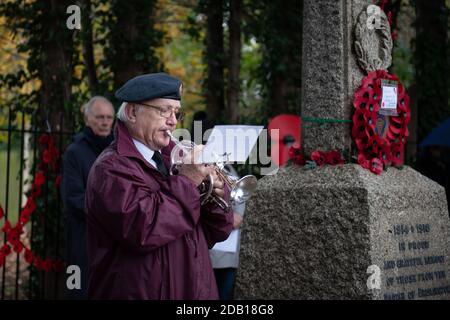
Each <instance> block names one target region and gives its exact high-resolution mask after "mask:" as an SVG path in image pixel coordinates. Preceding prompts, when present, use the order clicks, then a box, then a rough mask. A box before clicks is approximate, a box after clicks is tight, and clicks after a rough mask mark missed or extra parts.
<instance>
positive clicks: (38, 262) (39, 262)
mask: <svg viewBox="0 0 450 320" xmlns="http://www.w3.org/2000/svg"><path fill="white" fill-rule="evenodd" d="M33 264H34V266H35V267H36V269H38V270H42V267H43V265H42V264H43V261H42V259H41V257H34V260H33Z"/></svg>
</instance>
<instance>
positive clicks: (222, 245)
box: [212, 230, 239, 252]
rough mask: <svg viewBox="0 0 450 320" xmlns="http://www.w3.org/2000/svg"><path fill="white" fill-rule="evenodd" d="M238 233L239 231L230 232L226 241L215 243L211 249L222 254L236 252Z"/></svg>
mask: <svg viewBox="0 0 450 320" xmlns="http://www.w3.org/2000/svg"><path fill="white" fill-rule="evenodd" d="M238 233H239V230H233V231H231V233H230V235H229V237H228V239H227V240H225V241H222V242H217V243H216V244H215V245H214V247H212V249H213V250H217V251H224V252H236V251H237V246H238Z"/></svg>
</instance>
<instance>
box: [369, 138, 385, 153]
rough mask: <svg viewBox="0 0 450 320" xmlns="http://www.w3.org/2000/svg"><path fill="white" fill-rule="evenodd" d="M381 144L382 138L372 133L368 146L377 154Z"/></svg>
mask: <svg viewBox="0 0 450 320" xmlns="http://www.w3.org/2000/svg"><path fill="white" fill-rule="evenodd" d="M382 145H383V142H382V139H381V138H380V136H379V135H378V134H374V135H373V136H372V138H370V139H369V147H370V148H371V149H372V152H373V153H375V154H378V153H379V152H380V148H381V146H382Z"/></svg>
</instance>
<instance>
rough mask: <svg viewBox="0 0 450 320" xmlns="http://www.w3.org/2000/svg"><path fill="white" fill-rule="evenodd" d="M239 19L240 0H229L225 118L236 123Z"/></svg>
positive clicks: (239, 46)
mask: <svg viewBox="0 0 450 320" xmlns="http://www.w3.org/2000/svg"><path fill="white" fill-rule="evenodd" d="M241 19H242V0H230V18H229V20H228V29H229V32H230V36H229V39H230V40H229V42H230V45H229V54H228V86H227V110H226V111H227V112H226V115H227V119H228V121H230V123H238V121H239V114H238V106H239V91H240V81H239V78H240V77H239V74H240V63H241Z"/></svg>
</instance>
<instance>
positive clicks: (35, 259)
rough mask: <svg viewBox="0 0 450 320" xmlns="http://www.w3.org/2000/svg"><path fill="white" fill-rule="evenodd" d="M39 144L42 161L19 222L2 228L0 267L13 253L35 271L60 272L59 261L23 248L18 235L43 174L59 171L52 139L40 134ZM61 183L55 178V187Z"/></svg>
mask: <svg viewBox="0 0 450 320" xmlns="http://www.w3.org/2000/svg"><path fill="white" fill-rule="evenodd" d="M39 144H40V145H42V146H43V147H44V151H43V153H42V159H41V162H40V163H39V165H38V166H37V168H38V169H37V172H36V173H35V175H34V178H33V184H32V186H31V190H30V192H29V196H28V197H27V201H26V203H25V206H24V207H23V209H22V210H21V211H20V214H19V220H18V221H17V224H16V225H15V226H14V227H12V225H11V223H10V221H9V220H7V219H5V222H4V224H3V227H2V229H1V230H2V231H3V232H4V233H5V234H6V242H5V244H4V245H3V246H2V247H1V248H0V267H3V265H4V264H5V260H6V257H7V256H8V255H9V254H11V253H12V252H13V251H14V252H16V253H18V254H20V253H22V252H23V253H24V258H25V261H26V262H27V263H29V264H33V265H34V266H35V267H36V269H37V270H40V271H45V272H50V271H56V272H62V271H63V270H64V262H63V261H61V260H54V259H50V258H42V257H39V256H38V255H36V254H34V253H33V251H32V250H30V249H29V248H27V247H25V245H24V244H23V243H22V241H21V240H20V235H21V234H22V233H23V227H24V226H25V224H27V223H28V221H30V217H31V215H32V214H33V212H34V211H35V210H36V199H37V198H38V197H39V196H40V195H41V193H42V190H41V188H42V185H43V184H44V183H45V179H46V176H45V172H46V171H47V170H48V169H52V170H53V171H54V172H58V171H59V163H60V157H59V151H58V149H57V148H56V146H55V142H54V139H53V137H52V136H51V135H49V134H42V135H41V136H40V137H39ZM60 183H61V176H60V175H58V176H57V177H56V181H55V185H56V187H59V184H60ZM3 218H4V211H3V208H2V207H1V206H0V219H3Z"/></svg>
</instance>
